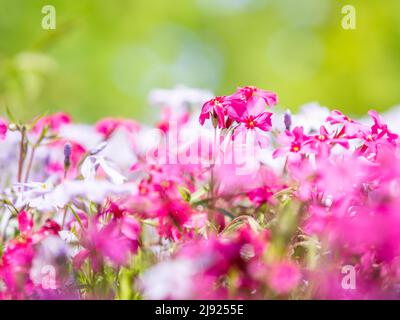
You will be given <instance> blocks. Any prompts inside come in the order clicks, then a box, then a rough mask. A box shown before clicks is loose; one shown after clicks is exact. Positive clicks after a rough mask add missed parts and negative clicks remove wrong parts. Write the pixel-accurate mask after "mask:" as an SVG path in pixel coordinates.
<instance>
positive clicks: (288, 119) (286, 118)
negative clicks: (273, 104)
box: [283, 110, 292, 130]
mask: <svg viewBox="0 0 400 320" xmlns="http://www.w3.org/2000/svg"><path fill="white" fill-rule="evenodd" d="M283 123H284V124H285V129H286V130H290V127H291V126H292V114H291V113H290V110H287V111H286V112H285V115H284V116H283Z"/></svg>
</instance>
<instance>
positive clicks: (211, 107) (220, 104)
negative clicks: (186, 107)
mask: <svg viewBox="0 0 400 320" xmlns="http://www.w3.org/2000/svg"><path fill="white" fill-rule="evenodd" d="M229 106H230V101H229V100H228V99H227V97H225V96H220V97H215V98H213V99H211V100H209V101H207V102H206V103H204V104H203V107H202V108H201V113H200V118H199V121H200V124H201V125H203V124H204V122H205V121H206V120H207V119H210V115H212V116H213V117H214V118H216V119H217V120H218V127H219V128H226V127H227V126H226V123H225V116H226V115H227V114H228V107H229Z"/></svg>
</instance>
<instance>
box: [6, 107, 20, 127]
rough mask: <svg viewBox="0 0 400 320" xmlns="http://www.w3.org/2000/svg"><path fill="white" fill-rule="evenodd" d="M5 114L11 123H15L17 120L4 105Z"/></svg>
mask: <svg viewBox="0 0 400 320" xmlns="http://www.w3.org/2000/svg"><path fill="white" fill-rule="evenodd" d="M6 114H7V117H8V120H10V121H11V122H12V123H15V124H17V120H16V119H15V117H14V115H13V114H12V112H11V110H10V108H9V107H8V106H7V105H6Z"/></svg>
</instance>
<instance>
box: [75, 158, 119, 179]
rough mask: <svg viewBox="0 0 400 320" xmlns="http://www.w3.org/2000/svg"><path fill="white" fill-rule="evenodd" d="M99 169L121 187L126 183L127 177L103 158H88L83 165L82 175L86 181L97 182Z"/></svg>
mask: <svg viewBox="0 0 400 320" xmlns="http://www.w3.org/2000/svg"><path fill="white" fill-rule="evenodd" d="M98 168H101V169H102V170H103V172H104V173H105V174H106V175H107V176H108V177H109V178H110V179H111V181H112V182H113V183H114V184H116V185H121V184H123V183H124V182H125V181H126V177H124V176H123V175H122V174H121V173H119V172H118V170H117V169H116V168H115V166H114V165H113V163H112V162H111V161H109V160H107V159H106V158H105V157H103V156H89V157H87V158H86V159H85V160H84V161H83V163H82V166H81V174H82V176H83V177H84V178H85V179H86V180H95V178H96V172H97V169H98Z"/></svg>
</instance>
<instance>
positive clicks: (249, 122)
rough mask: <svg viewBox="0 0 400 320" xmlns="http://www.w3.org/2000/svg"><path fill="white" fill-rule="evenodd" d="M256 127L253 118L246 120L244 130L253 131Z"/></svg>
mask: <svg viewBox="0 0 400 320" xmlns="http://www.w3.org/2000/svg"><path fill="white" fill-rule="evenodd" d="M256 125H257V122H256V121H255V120H254V119H253V118H248V119H247V120H246V128H247V129H254V128H255V127H256Z"/></svg>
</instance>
